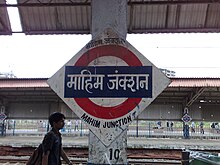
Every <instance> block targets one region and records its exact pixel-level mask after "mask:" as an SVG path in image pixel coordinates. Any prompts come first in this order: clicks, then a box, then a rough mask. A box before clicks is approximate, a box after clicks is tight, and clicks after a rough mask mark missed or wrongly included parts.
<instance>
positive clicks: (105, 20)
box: [91, 0, 127, 39]
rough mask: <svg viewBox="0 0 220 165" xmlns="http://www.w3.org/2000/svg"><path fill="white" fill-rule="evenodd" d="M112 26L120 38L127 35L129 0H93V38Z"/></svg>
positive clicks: (124, 37)
mask: <svg viewBox="0 0 220 165" xmlns="http://www.w3.org/2000/svg"><path fill="white" fill-rule="evenodd" d="M106 28H112V29H113V30H114V31H116V32H117V33H118V35H119V37H120V38H123V39H126V35H127V0H92V28H91V34H92V38H95V37H96V36H97V35H99V34H100V33H102V32H103V31H104V30H105V29H106Z"/></svg>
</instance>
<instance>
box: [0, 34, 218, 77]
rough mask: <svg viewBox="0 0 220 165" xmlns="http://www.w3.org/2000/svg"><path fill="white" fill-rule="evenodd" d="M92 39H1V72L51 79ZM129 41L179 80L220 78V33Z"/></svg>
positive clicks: (134, 37) (130, 38)
mask: <svg viewBox="0 0 220 165" xmlns="http://www.w3.org/2000/svg"><path fill="white" fill-rule="evenodd" d="M90 40H91V35H35V36H26V35H24V34H13V35H12V36H0V73H5V72H12V73H13V74H14V75H15V76H16V77H18V78H49V77H51V76H52V75H53V74H54V73H56V72H57V71H58V70H59V69H60V68H61V67H62V66H63V65H65V63H66V62H67V61H68V60H69V59H71V58H72V57H73V56H74V55H75V54H76V53H77V52H78V51H80V49H82V48H83V47H84V46H85V45H86V44H87V43H88V42H89V41H90ZM127 41H128V42H129V43H130V44H132V45H133V46H134V47H135V48H136V49H137V50H138V51H139V52H140V53H142V54H143V55H144V56H145V57H146V58H147V59H148V60H150V61H151V62H152V63H153V64H154V65H156V66H157V67H158V68H164V69H169V70H172V71H175V72H176V77H220V34H218V33H203V34H201V33H181V34H132V35H131V34H128V35H127Z"/></svg>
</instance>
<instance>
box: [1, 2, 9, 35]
mask: <svg viewBox="0 0 220 165" xmlns="http://www.w3.org/2000/svg"><path fill="white" fill-rule="evenodd" d="M0 5H2V6H5V5H6V3H5V1H4V0H0ZM11 34H12V30H11V25H10V22H9V16H8V12H7V8H6V7H0V35H11Z"/></svg>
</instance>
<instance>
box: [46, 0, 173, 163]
mask: <svg viewBox="0 0 220 165" xmlns="http://www.w3.org/2000/svg"><path fill="white" fill-rule="evenodd" d="M126 7H127V3H126V1H124V0H113V1H108V0H96V1H92V40H91V41H90V42H88V44H86V45H85V46H84V47H83V48H82V49H81V50H80V51H79V52H78V53H77V54H76V55H75V56H73V57H72V58H71V59H70V60H69V61H68V62H67V63H66V64H65V65H64V66H63V67H62V68H61V69H60V70H58V71H57V73H55V74H54V75H53V76H52V77H51V78H50V79H49V80H48V84H49V85H50V87H51V88H52V89H53V90H54V91H55V92H56V93H57V94H58V96H59V97H60V98H62V100H63V101H64V102H65V103H66V104H67V105H68V106H69V107H70V108H71V109H72V110H73V111H74V112H75V114H76V115H77V116H78V117H79V118H80V119H81V120H82V121H83V122H84V123H86V124H87V126H88V128H89V129H90V134H89V159H88V164H127V163H128V162H127V151H126V148H127V127H128V125H129V124H131V123H132V121H134V119H135V118H136V117H137V116H138V115H139V114H140V113H141V112H142V111H143V110H144V109H145V108H146V107H147V106H148V105H149V104H150V103H151V102H152V101H153V100H154V99H155V98H156V97H157V96H158V95H159V94H160V93H161V92H162V91H163V90H164V89H165V88H166V87H167V85H168V84H169V82H170V81H169V79H168V78H167V77H166V76H165V75H164V74H163V73H162V72H161V71H160V70H159V69H158V68H157V67H155V66H154V65H153V64H152V63H151V62H150V61H149V60H148V59H147V58H146V57H145V56H143V55H142V54H141V53H140V52H138V50H136V49H135V48H134V47H133V46H132V45H131V44H130V43H128V41H126V33H127V31H126V28H127V26H126V14H127V13H126V11H127V10H126ZM109 17H110V18H109Z"/></svg>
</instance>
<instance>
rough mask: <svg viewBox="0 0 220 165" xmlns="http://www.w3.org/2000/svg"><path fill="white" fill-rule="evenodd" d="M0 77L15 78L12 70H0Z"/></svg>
mask: <svg viewBox="0 0 220 165" xmlns="http://www.w3.org/2000/svg"><path fill="white" fill-rule="evenodd" d="M0 78H16V76H15V75H14V73H12V72H0Z"/></svg>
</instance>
